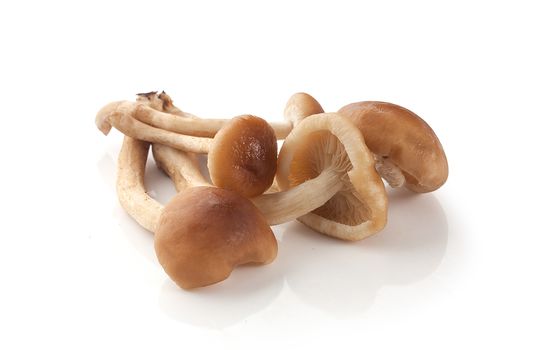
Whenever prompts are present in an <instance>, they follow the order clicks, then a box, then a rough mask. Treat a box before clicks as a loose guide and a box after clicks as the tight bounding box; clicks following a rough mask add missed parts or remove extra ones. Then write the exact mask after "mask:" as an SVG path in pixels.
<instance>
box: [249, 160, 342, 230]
mask: <svg viewBox="0 0 536 350" xmlns="http://www.w3.org/2000/svg"><path fill="white" fill-rule="evenodd" d="M343 186H344V183H343V182H342V181H341V176H340V174H339V173H338V172H336V171H334V170H325V171H323V172H322V173H321V174H320V175H318V176H317V177H315V178H314V179H311V180H309V181H305V182H303V183H301V184H300V185H298V186H296V187H293V188H292V189H290V190H286V191H282V192H275V193H267V194H263V195H260V196H258V197H255V198H252V199H251V200H252V202H253V204H255V205H256V206H257V208H259V209H260V211H261V212H262V213H263V214H264V216H265V217H266V221H268V223H269V224H270V225H278V224H282V223H284V222H287V221H291V220H294V219H296V218H299V217H300V216H302V215H305V214H307V213H309V212H311V211H312V210H314V209H316V208H318V207H321V206H322V205H324V204H325V203H326V202H327V201H328V200H329V199H330V198H331V197H333V196H334V195H335V194H336V193H337V192H339V191H340V190H341V189H342V187H343Z"/></svg>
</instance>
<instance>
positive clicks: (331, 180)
mask: <svg viewBox="0 0 536 350" xmlns="http://www.w3.org/2000/svg"><path fill="white" fill-rule="evenodd" d="M153 152H154V155H155V159H158V162H159V164H160V167H161V168H162V170H164V172H166V173H167V174H168V176H169V177H170V178H171V179H172V180H173V182H174V183H175V187H176V188H177V189H178V190H180V189H183V188H184V187H185V185H184V181H185V180H186V181H187V182H189V183H188V185H189V186H211V185H210V184H209V183H208V182H207V181H206V180H205V179H204V177H203V176H202V175H201V173H200V172H199V168H198V164H197V162H196V161H195V160H194V159H192V158H190V157H188V156H187V155H185V154H184V153H182V152H176V151H174V150H170V149H169V147H167V146H162V145H158V146H156V145H154V146H153ZM343 186H344V184H343V181H342V180H341V175H340V173H339V172H337V171H335V170H332V169H326V170H324V171H323V172H322V173H320V175H318V176H317V177H315V178H313V179H311V180H308V181H305V182H303V183H301V184H300V185H298V186H296V187H293V188H292V189H290V190H287V191H282V192H275V193H265V194H262V195H260V196H258V197H255V198H250V199H251V201H252V202H253V203H254V204H255V205H256V206H257V208H259V210H260V211H261V212H262V213H263V214H264V216H265V218H266V221H268V223H269V224H270V225H277V224H281V223H284V222H287V221H291V220H294V219H296V218H298V217H300V216H302V215H305V214H307V213H309V212H311V211H312V210H314V209H316V208H318V207H321V206H322V205H324V204H325V203H326V202H327V201H328V200H329V199H330V198H331V197H333V196H334V195H335V194H336V193H337V192H339V191H340V190H341V189H342V187H343Z"/></svg>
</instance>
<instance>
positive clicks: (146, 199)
mask: <svg viewBox="0 0 536 350" xmlns="http://www.w3.org/2000/svg"><path fill="white" fill-rule="evenodd" d="M148 152H149V143H147V142H144V141H140V140H136V139H133V138H131V137H128V136H125V137H124V139H123V145H122V147H121V152H120V153H119V158H118V162H117V163H118V166H117V182H116V189H117V196H118V198H119V202H120V203H121V206H122V207H123V209H125V211H126V212H127V213H128V214H129V215H130V216H131V217H132V218H133V219H134V220H136V221H137V222H138V223H139V224H140V225H141V226H143V227H144V228H145V229H147V230H149V231H151V232H155V230H156V227H157V225H158V220H159V218H160V214H161V213H162V210H163V208H164V207H163V206H162V204H160V203H159V202H158V201H156V200H154V199H153V198H151V197H150V196H149V195H148V194H147V192H146V189H145V185H144V178H145V165H146V163H147V154H148Z"/></svg>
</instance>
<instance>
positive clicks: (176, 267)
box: [154, 186, 277, 289]
mask: <svg viewBox="0 0 536 350" xmlns="http://www.w3.org/2000/svg"><path fill="white" fill-rule="evenodd" d="M154 245H155V250H156V254H157V257H158V261H159V262H160V264H161V265H162V267H163V268H164V270H165V271H166V273H167V274H168V275H169V276H170V277H171V279H172V280H173V281H174V282H175V283H177V284H178V285H179V286H180V287H181V288H185V289H191V288H197V287H202V286H207V285H210V284H213V283H216V282H219V281H222V280H224V279H226V278H227V277H228V276H229V275H230V273H231V272H232V270H233V268H234V267H235V266H237V265H242V264H246V263H261V264H266V263H269V262H271V261H273V260H274V259H275V257H276V255H277V241H276V239H275V237H274V235H273V232H272V230H271V228H270V226H269V225H268V224H267V223H266V220H265V219H264V217H263V216H262V214H261V213H260V211H259V210H258V209H257V208H256V207H255V206H254V205H253V204H252V203H251V202H250V201H249V200H248V199H246V198H244V197H242V196H240V195H238V194H237V193H235V192H233V191H229V190H225V189H222V188H216V187H208V186H203V187H191V188H188V189H186V190H183V191H182V192H180V193H179V194H177V195H176V196H175V197H174V198H173V199H172V200H171V201H170V202H169V203H168V204H167V205H166V207H165V208H164V210H163V212H162V215H161V217H160V221H159V223H158V226H157V229H156V232H155V243H154Z"/></svg>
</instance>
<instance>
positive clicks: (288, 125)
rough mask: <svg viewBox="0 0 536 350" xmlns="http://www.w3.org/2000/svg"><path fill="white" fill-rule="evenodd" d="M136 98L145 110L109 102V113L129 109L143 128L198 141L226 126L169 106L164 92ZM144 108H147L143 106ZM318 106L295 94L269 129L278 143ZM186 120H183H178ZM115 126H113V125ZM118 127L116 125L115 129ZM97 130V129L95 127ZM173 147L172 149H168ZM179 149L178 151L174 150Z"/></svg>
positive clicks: (224, 121)
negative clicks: (142, 102) (146, 126)
mask: <svg viewBox="0 0 536 350" xmlns="http://www.w3.org/2000/svg"><path fill="white" fill-rule="evenodd" d="M138 97H139V98H138V101H139V100H140V98H141V99H142V100H143V99H147V100H149V101H150V103H149V107H152V109H148V108H135V103H134V102H128V101H119V102H112V103H111V104H110V105H109V107H108V108H109V109H112V108H117V109H123V110H124V109H130V110H131V112H130V113H129V116H131V117H132V118H134V119H136V120H138V121H140V122H142V123H144V124H145V125H149V126H152V127H154V128H157V129H160V130H162V132H163V131H169V132H172V133H176V134H181V135H190V136H199V137H214V136H215V135H216V134H217V132H218V131H219V130H220V129H221V128H222V127H223V126H224V125H226V124H227V123H228V122H229V119H201V118H198V117H196V116H194V115H193V114H190V113H186V112H183V111H181V110H180V109H179V108H177V107H175V106H174V105H173V101H172V100H171V98H170V96H169V95H167V94H166V93H165V92H162V93H160V94H157V93H156V92H154V91H153V92H148V93H142V94H138ZM146 107H147V106H146ZM322 112H324V110H323V109H322V106H320V104H319V103H318V101H317V100H315V99H314V98H313V97H312V96H311V95H308V94H306V93H302V92H300V93H296V94H294V95H292V96H291V98H290V99H289V101H288V102H287V105H286V108H285V112H284V116H285V121H284V122H272V123H270V126H271V127H272V128H273V129H274V132H275V134H276V137H277V138H278V139H284V138H285V137H286V136H287V135H288V133H289V132H290V130H292V128H293V127H295V126H296V125H297V124H298V123H299V122H300V121H301V120H302V119H303V118H305V117H306V116H308V115H312V114H317V113H322ZM181 117H186V118H181ZM114 122H115V123H117V121H116V120H115V119H114V118H110V121H109V122H108V124H113V123H114ZM106 123H107V119H106V118H105V116H101V117H100V118H99V121H98V124H100V125H101V126H102V129H101V130H103V132H105V133H106V130H109V126H107V125H106ZM114 126H115V124H114ZM121 126H122V125H120V124H118V125H117V126H116V128H120V127H121ZM99 129H100V127H99ZM170 146H172V147H173V145H170ZM176 148H178V149H182V148H180V147H176Z"/></svg>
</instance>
